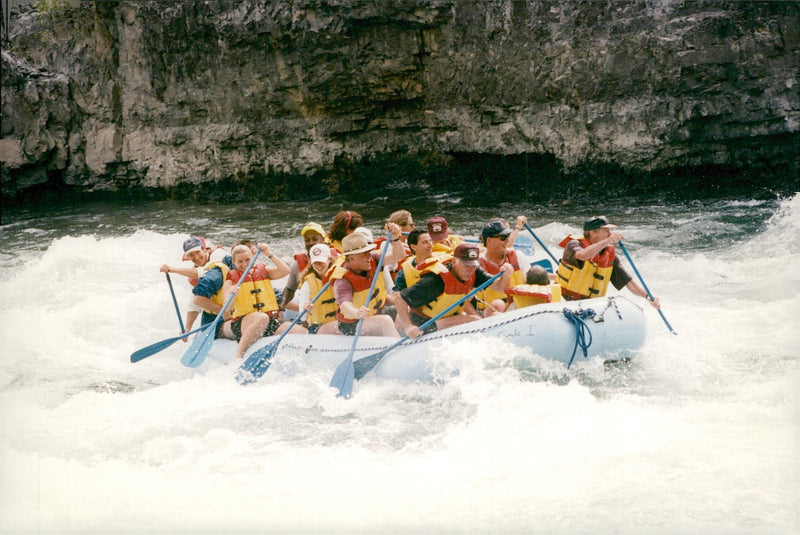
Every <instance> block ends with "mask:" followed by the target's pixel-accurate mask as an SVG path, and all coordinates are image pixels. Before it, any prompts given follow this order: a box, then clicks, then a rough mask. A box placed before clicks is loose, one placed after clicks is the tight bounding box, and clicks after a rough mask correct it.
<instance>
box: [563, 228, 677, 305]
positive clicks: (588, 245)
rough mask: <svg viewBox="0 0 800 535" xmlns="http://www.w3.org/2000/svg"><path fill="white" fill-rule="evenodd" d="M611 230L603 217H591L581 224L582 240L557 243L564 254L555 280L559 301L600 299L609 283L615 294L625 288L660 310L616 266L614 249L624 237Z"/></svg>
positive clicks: (618, 265) (568, 238) (567, 240)
mask: <svg viewBox="0 0 800 535" xmlns="http://www.w3.org/2000/svg"><path fill="white" fill-rule="evenodd" d="M615 228H617V226H616V225H612V224H611V223H609V222H608V219H607V218H606V217H605V216H596V217H592V218H591V219H588V220H586V222H584V224H583V237H582V238H581V237H579V236H574V235H572V234H570V235H569V236H567V237H566V238H564V239H563V240H562V241H561V243H559V246H561V247H563V248H564V254H563V256H562V257H561V261H560V262H559V264H558V272H557V274H556V280H557V281H558V283H559V284H561V295H562V297H563V298H564V299H566V300H568V301H572V300H578V299H587V298H590V297H602V296H604V295H605V294H606V290H607V289H608V284H609V283H611V284H612V285H613V286H614V288H616V289H617V290H621V289H622V288H628V289H629V290H630V291H631V292H632V293H633V294H634V295H638V296H639V297H644V298H645V299H647V300H648V302H649V303H650V305H652V306H653V307H654V308H661V304H660V301H659V299H658V298H657V297H655V298H654V299H653V300H652V301H650V299H649V298H648V297H647V292H646V291H645V289H644V288H642V287H641V286H640V285H639V283H637V282H636V281H635V280H633V278H632V277H631V276H630V274H628V272H627V271H626V270H625V268H623V267H622V265H621V264H620V262H619V258H617V256H616V253H615V248H614V246H615V245H616V244H617V242H619V241H620V240H622V239H623V238H624V237H623V236H622V234H620V233H619V232H612V229H615Z"/></svg>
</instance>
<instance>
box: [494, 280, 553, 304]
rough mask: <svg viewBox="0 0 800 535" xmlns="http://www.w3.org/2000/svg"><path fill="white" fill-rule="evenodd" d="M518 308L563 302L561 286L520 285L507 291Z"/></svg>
mask: <svg viewBox="0 0 800 535" xmlns="http://www.w3.org/2000/svg"><path fill="white" fill-rule="evenodd" d="M506 293H507V294H508V295H510V296H511V298H512V299H513V300H514V304H515V305H517V308H525V307H527V306H531V305H539V304H541V303H556V302H558V301H561V285H560V284H547V285H539V284H518V285H516V286H512V287H511V288H508V289H506Z"/></svg>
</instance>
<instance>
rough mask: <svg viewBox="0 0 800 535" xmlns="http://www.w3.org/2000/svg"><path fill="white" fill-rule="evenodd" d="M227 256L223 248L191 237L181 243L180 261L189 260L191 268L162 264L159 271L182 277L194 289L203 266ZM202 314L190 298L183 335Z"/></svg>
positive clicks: (200, 238)
mask: <svg viewBox="0 0 800 535" xmlns="http://www.w3.org/2000/svg"><path fill="white" fill-rule="evenodd" d="M227 255H228V253H227V252H225V249H224V248H223V247H220V246H216V245H214V244H213V243H211V242H210V241H209V240H207V239H206V238H204V237H202V236H191V237H189V239H187V240H185V241H184V242H183V258H182V259H181V260H183V261H184V262H185V261H187V260H191V262H192V267H184V266H178V267H176V266H170V265H168V264H162V265H161V268H159V271H161V272H162V273H177V274H178V275H183V276H184V277H187V278H188V279H189V284H190V285H191V286H192V288H194V287H195V286H197V282H198V281H199V280H200V277H202V276H203V273H205V266H206V265H207V264H209V263H211V262H218V261H221V260H223V259H224V258H225V257H226V256H227ZM202 312H203V309H202V308H200V307H199V306H197V305H196V304H194V297H192V299H191V300H190V301H189V306H188V309H187V311H186V322H185V324H184V329H183V332H184V333H188V332H189V331H191V330H192V325H194V322H195V320H196V319H197V317H198V316H199V315H200V314H202ZM183 341H184V342H186V341H187V339H186V338H184V340H183Z"/></svg>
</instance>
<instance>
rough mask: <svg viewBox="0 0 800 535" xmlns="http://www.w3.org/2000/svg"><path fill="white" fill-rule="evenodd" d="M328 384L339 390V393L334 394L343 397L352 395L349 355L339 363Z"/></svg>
mask: <svg viewBox="0 0 800 535" xmlns="http://www.w3.org/2000/svg"><path fill="white" fill-rule="evenodd" d="M330 386H332V387H334V388H336V389H338V390H339V393H338V394H336V395H337V397H338V396H341V397H343V398H345V399H350V396H352V395H353V357H352V356H350V357H348V358H346V359H344V361H342V363H341V364H339V367H338V368H336V372H335V373H334V374H333V379H331V384H330Z"/></svg>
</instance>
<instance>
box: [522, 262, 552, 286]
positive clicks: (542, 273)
mask: <svg viewBox="0 0 800 535" xmlns="http://www.w3.org/2000/svg"><path fill="white" fill-rule="evenodd" d="M525 284H538V285H539V286H547V285H548V284H550V278H549V277H548V276H547V270H546V269H544V268H543V267H542V266H540V265H539V264H534V265H532V266H531V268H530V269H529V270H528V272H527V273H526V274H525Z"/></svg>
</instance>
